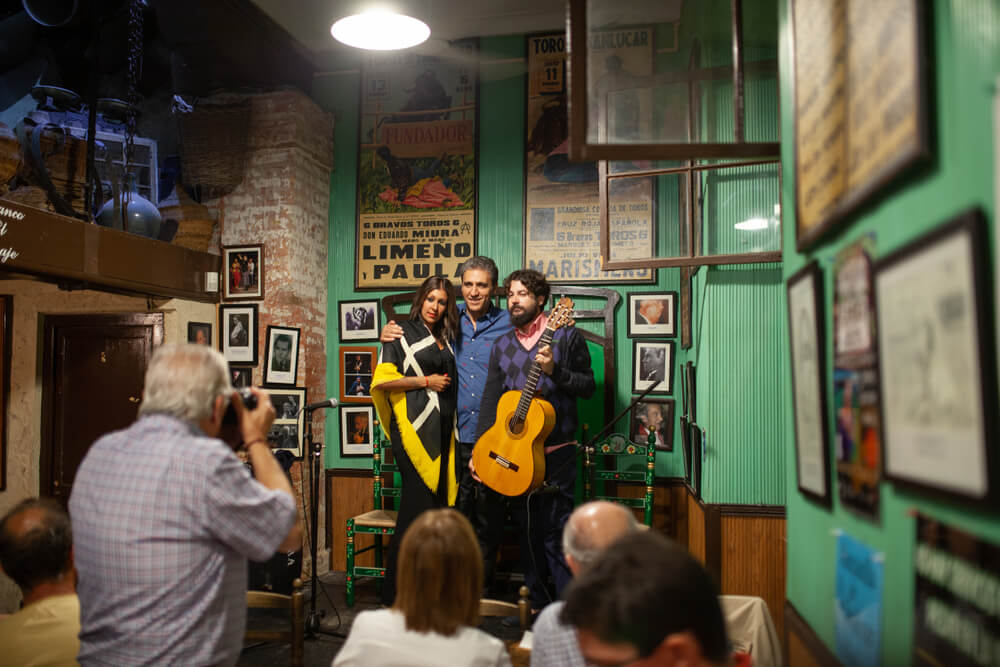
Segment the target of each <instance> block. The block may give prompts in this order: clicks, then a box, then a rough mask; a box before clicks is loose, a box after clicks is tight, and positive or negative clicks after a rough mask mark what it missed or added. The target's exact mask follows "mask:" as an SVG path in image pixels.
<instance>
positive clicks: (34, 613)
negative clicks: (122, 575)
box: [0, 498, 80, 667]
mask: <svg viewBox="0 0 1000 667" xmlns="http://www.w3.org/2000/svg"><path fill="white" fill-rule="evenodd" d="M0 567H2V568H3V572H4V574H6V575H7V576H8V577H10V578H11V579H13V580H14V583H15V584H17V585H18V588H20V589H21V603H22V605H23V606H22V607H21V610H20V611H18V612H16V613H14V614H11V615H10V616H5V617H0V647H2V653H0V665H22V666H27V667H31V666H32V665H76V654H77V652H79V650H80V641H79V640H78V639H77V635H78V634H79V633H80V602H79V600H77V597H76V570H75V569H74V568H73V531H72V530H71V529H70V523H69V516H68V515H67V514H66V510H64V509H63V508H62V507H60V506H59V505H58V504H57V503H56V502H55V501H54V500H51V499H49V498H43V499H41V500H39V499H38V498H28V499H27V500H22V501H21V502H19V503H18V504H17V505H15V506H14V507H13V509H11V510H10V511H9V512H7V514H6V515H5V516H4V517H3V519H0Z"/></svg>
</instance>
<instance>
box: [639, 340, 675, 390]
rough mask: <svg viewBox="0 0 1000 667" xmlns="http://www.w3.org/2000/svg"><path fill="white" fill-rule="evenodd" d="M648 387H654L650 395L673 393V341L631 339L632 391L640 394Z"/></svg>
mask: <svg viewBox="0 0 1000 667" xmlns="http://www.w3.org/2000/svg"><path fill="white" fill-rule="evenodd" d="M654 385H655V386H654ZM650 387H654V388H653V390H652V391H651V392H650V394H652V395H657V394H659V395H664V394H671V393H673V391H674V343H673V341H666V340H636V341H632V393H633V394H641V393H642V392H644V391H646V390H647V389H649V388H650Z"/></svg>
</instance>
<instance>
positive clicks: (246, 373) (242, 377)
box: [229, 364, 253, 389]
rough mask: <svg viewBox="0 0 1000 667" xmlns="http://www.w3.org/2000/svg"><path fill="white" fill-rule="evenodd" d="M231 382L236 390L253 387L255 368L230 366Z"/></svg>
mask: <svg viewBox="0 0 1000 667" xmlns="http://www.w3.org/2000/svg"><path fill="white" fill-rule="evenodd" d="M229 381H230V383H231V384H232V385H233V387H234V388H235V389H243V388H244V387H252V386H253V366H240V365H238V364H229Z"/></svg>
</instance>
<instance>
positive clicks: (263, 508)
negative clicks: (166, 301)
mask: <svg viewBox="0 0 1000 667" xmlns="http://www.w3.org/2000/svg"><path fill="white" fill-rule="evenodd" d="M227 406H229V407H228V408H227ZM230 410H231V412H230V414H229V416H228V418H227V412H229V411H230ZM274 416H275V415H274V408H273V407H272V405H271V401H270V399H269V398H268V396H267V395H266V394H264V393H261V392H259V391H258V390H256V389H251V390H249V393H247V394H243V395H241V394H239V393H237V392H234V391H233V388H232V386H231V385H230V383H229V370H228V365H227V364H226V361H225V359H224V358H223V357H222V355H221V354H219V353H218V352H216V351H215V350H213V349H211V348H209V347H207V346H204V345H193V344H188V345H164V346H161V347H160V348H158V349H157V350H156V351H155V352H154V353H153V357H152V359H151V360H150V363H149V368H148V369H147V371H146V378H145V386H144V389H143V400H142V404H141V405H140V407H139V418H138V419H137V420H136V421H135V422H134V423H133V424H132V425H131V426H129V427H128V428H126V429H124V430H121V431H117V432H114V433H109V434H107V435H105V436H103V437H101V438H100V439H98V440H97V442H95V443H94V444H93V446H91V448H90V450H89V451H88V452H87V455H86V457H85V458H84V460H83V463H82V464H81V465H80V468H79V470H78V471H77V474H76V479H75V481H74V484H73V492H72V495H71V496H70V501H69V508H70V515H71V517H72V523H73V535H74V552H75V562H76V566H77V570H78V572H79V585H78V595H79V598H80V624H81V630H80V656H79V661H80V663H81V664H83V665H87V664H90V663H92V662H94V661H95V660H101V661H102V662H107V663H109V664H128V665H143V664H188V665H193V664H212V665H216V664H227V665H231V664H235V663H236V660H237V658H238V656H239V652H240V648H241V646H242V638H243V633H244V630H245V626H246V598H245V593H246V585H247V558H250V559H252V560H255V561H265V560H267V559H268V558H270V557H271V555H272V554H274V553H275V552H276V551H279V550H280V551H294V550H295V549H297V548H298V547H299V545H300V544H301V542H302V523H301V521H300V520H299V517H298V512H297V511H296V507H295V499H294V496H293V494H292V488H291V485H290V484H289V482H288V479H287V478H286V477H285V474H284V472H283V471H282V469H281V466H280V465H279V464H278V462H277V461H276V460H275V458H274V456H273V454H272V453H271V448H270V445H269V444H268V442H267V439H266V434H267V432H268V429H269V428H270V426H271V423H272V422H273V421H274ZM227 422H230V423H231V424H233V425H235V426H236V428H231V427H228V426H227ZM224 431H225V433H226V435H225V437H226V440H228V441H229V442H228V443H227V442H223V440H220V439H219V437H220V436H221V435H222V434H223V433H224ZM240 447H242V448H245V449H246V452H247V459H248V460H249V462H250V463H251V464H252V466H253V474H252V475H251V473H250V472H249V471H248V470H247V468H246V466H244V465H243V463H242V462H241V461H240V459H239V458H238V457H237V455H236V453H235V452H234V448H240Z"/></svg>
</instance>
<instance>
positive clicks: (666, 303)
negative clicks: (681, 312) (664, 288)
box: [628, 292, 677, 338]
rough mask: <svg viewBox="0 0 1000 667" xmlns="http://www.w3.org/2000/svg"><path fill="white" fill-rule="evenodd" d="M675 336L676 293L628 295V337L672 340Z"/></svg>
mask: <svg viewBox="0 0 1000 667" xmlns="http://www.w3.org/2000/svg"><path fill="white" fill-rule="evenodd" d="M676 335H677V292H633V293H630V294H629V295H628V337H629V338H644V337H656V338H663V337H668V338H672V337H674V336H676Z"/></svg>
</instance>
